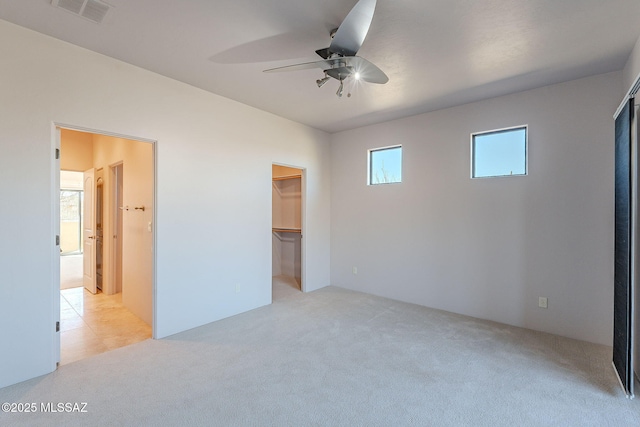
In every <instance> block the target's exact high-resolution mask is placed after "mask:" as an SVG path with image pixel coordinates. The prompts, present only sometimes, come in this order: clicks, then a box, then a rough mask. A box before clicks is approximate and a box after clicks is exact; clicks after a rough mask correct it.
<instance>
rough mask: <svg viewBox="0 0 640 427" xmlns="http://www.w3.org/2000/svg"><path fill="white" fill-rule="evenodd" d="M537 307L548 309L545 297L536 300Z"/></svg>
mask: <svg viewBox="0 0 640 427" xmlns="http://www.w3.org/2000/svg"><path fill="white" fill-rule="evenodd" d="M538 307H540V308H547V307H548V301H547V298H546V297H539V298H538Z"/></svg>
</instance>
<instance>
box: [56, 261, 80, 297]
mask: <svg viewBox="0 0 640 427" xmlns="http://www.w3.org/2000/svg"><path fill="white" fill-rule="evenodd" d="M82 286H83V284H82V255H62V256H60V289H70V288H78V287H82Z"/></svg>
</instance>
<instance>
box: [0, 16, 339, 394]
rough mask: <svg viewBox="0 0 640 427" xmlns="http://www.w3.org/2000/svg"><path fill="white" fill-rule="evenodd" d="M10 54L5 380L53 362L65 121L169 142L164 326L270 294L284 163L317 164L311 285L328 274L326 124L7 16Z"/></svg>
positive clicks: (173, 327) (163, 153) (2, 248)
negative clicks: (275, 180) (213, 90)
mask: <svg viewBox="0 0 640 427" xmlns="http://www.w3.org/2000/svg"><path fill="white" fill-rule="evenodd" d="M0 58H1V59H0V74H1V75H2V79H0V99H2V102H1V103H0V117H2V119H1V120H0V141H1V144H2V146H3V155H2V156H0V194H2V198H3V201H2V203H1V204H0V217H1V218H2V219H3V221H1V224H2V225H0V234H1V235H2V236H3V239H2V241H0V253H1V255H2V256H0V271H1V272H2V278H1V279H0V321H1V322H2V324H4V325H11V327H7V328H2V331H0V342H1V343H2V350H1V352H2V356H1V359H2V363H1V364H0V387H2V386H6V385H8V384H12V383H15V382H18V381H22V380H25V379H28V378H32V377H35V376H38V375H41V374H45V373H47V372H50V371H52V370H53V369H54V368H55V364H54V360H55V359H54V353H55V344H54V334H53V333H52V331H53V328H54V323H53V319H54V318H55V309H54V298H55V294H56V292H57V290H56V289H54V282H55V278H54V277H53V274H54V271H56V268H55V264H54V263H55V260H53V259H54V257H53V254H54V253H55V251H54V249H55V247H54V246H53V235H54V231H55V229H56V221H55V212H54V209H53V207H52V206H53V200H55V199H54V196H57V194H53V191H52V186H51V185H50V181H51V179H52V178H51V177H52V176H54V175H53V172H54V170H55V169H56V168H57V166H55V162H54V161H53V143H52V135H53V132H52V123H53V122H57V123H64V124H69V125H74V126H80V127H84V128H87V129H93V130H99V131H108V132H114V133H117V134H122V135H130V136H133V137H139V138H146V139H151V140H157V145H156V148H157V168H156V174H157V176H156V178H157V180H156V184H157V194H156V196H157V197H156V208H157V210H156V224H155V225H156V229H155V231H156V234H155V238H156V285H155V292H156V307H155V313H154V316H155V330H154V333H155V336H156V337H158V338H162V337H166V336H168V335H171V334H174V333H176V332H180V331H183V330H185V329H189V328H193V327H196V326H199V325H202V324H205V323H208V322H212V321H215V320H218V319H221V318H224V317H227V316H231V315H234V314H237V313H240V312H243V311H246V310H250V309H253V308H256V307H259V306H262V305H265V304H269V303H270V302H271V259H270V255H269V254H270V252H271V165H272V163H274V162H276V163H282V164H295V165H298V166H300V167H304V168H306V170H307V183H308V186H307V189H306V191H307V198H308V205H309V206H308V207H309V208H308V209H307V211H306V218H305V224H306V227H307V233H306V235H305V245H306V247H305V250H306V253H307V283H306V285H307V286H306V289H307V290H314V289H318V288H320V287H323V286H326V285H328V284H329V203H330V199H329V189H330V177H329V169H330V167H329V161H330V145H329V137H328V135H327V134H325V133H323V132H320V131H317V130H314V129H311V128H308V127H306V126H302V125H300V124H297V123H294V122H291V121H288V120H285V119H282V118H279V117H276V116H274V115H271V114H268V113H265V112H262V111H259V110H257V109H254V108H250V107H247V106H245V105H242V104H239V103H236V102H233V101H230V100H228V99H225V98H222V97H219V96H216V95H212V94H210V93H207V92H204V91H202V90H199V89H196V88H193V87H191V86H188V85H185V84H183V83H179V82H176V81H174V80H171V79H168V78H165V77H162V76H159V75H156V74H153V73H150V72H148V71H145V70H142V69H140V68H136V67H133V66H130V65H128V64H125V63H122V62H119V61H116V60H113V59H110V58H108V57H105V56H102V55H98V54H95V53H93V52H89V51H87V50H84V49H81V48H78V47H75V46H72V45H69V44H66V43H64V42H61V41H58V40H55V39H52V38H49V37H46V36H43V35H41V34H38V33H35V32H33V31H30V30H27V29H24V28H21V27H18V26H15V25H13V24H10V23H7V22H5V21H0ZM8 224H11V226H10V227H9V226H8ZM16 224H17V225H18V226H15V225H16ZM26 254H28V256H25V255H26ZM52 260H53V261H52ZM236 284H238V285H239V286H240V292H239V293H236V292H235V286H236Z"/></svg>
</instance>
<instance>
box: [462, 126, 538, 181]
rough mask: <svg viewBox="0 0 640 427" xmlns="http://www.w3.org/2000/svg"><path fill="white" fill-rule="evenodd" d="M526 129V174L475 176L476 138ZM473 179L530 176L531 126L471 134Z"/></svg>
mask: <svg viewBox="0 0 640 427" xmlns="http://www.w3.org/2000/svg"><path fill="white" fill-rule="evenodd" d="M521 129H524V173H518V174H508V175H488V176H475V169H476V145H475V137H476V136H480V135H487V134H498V133H506V132H510V131H514V130H521ZM470 144H471V179H485V178H509V177H511V178H512V177H522V176H528V175H529V125H528V124H524V125H518V126H510V127H506V128H500V129H493V130H487V131H482V132H473V133H471V141H470Z"/></svg>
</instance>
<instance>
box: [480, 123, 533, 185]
mask: <svg viewBox="0 0 640 427" xmlns="http://www.w3.org/2000/svg"><path fill="white" fill-rule="evenodd" d="M526 174H527V126H519V127H515V128H509V129H500V130H494V131H489V132H480V133H474V134H471V177H472V178H486V177H492V176H512V175H526Z"/></svg>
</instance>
